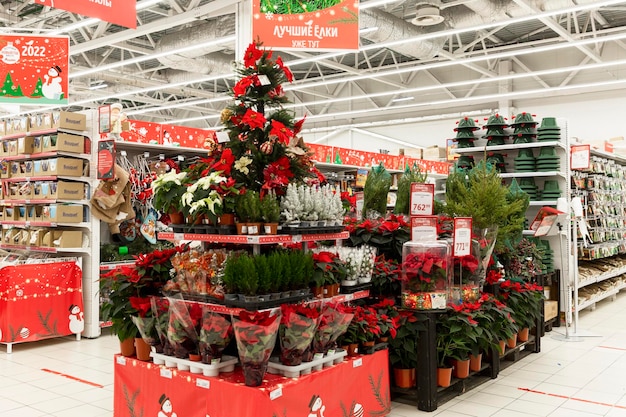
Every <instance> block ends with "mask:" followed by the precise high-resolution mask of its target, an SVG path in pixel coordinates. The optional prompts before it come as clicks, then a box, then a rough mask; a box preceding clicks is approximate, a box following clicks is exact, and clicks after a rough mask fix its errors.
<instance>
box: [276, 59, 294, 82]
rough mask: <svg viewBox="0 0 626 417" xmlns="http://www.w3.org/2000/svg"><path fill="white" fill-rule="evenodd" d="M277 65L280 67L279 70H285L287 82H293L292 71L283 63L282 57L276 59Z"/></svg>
mask: <svg viewBox="0 0 626 417" xmlns="http://www.w3.org/2000/svg"><path fill="white" fill-rule="evenodd" d="M276 65H278V68H280V69H281V70H283V72H284V73H285V77H287V81H289V82H292V81H293V74H292V72H291V70H290V69H289V68H288V67H287V66H286V65H285V64H284V63H283V59H282V58H281V57H278V58H276Z"/></svg>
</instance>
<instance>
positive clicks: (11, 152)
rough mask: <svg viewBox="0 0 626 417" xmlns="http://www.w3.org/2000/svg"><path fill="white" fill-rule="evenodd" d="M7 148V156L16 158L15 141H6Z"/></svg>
mask: <svg viewBox="0 0 626 417" xmlns="http://www.w3.org/2000/svg"><path fill="white" fill-rule="evenodd" d="M7 143H8V147H9V151H8V152H9V153H8V154H7V155H8V156H17V139H10V140H8V141H7Z"/></svg>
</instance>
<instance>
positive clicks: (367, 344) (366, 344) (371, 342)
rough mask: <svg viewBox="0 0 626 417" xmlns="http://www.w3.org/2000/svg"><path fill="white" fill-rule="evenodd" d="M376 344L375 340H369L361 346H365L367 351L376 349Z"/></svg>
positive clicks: (364, 348)
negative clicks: (372, 348)
mask: <svg viewBox="0 0 626 417" xmlns="http://www.w3.org/2000/svg"><path fill="white" fill-rule="evenodd" d="M375 344H376V342H375V341H374V340H368V341H367V342H362V343H361V346H363V351H364V352H365V351H367V348H371V347H374V345H375Z"/></svg>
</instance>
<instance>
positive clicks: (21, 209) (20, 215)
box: [15, 206, 26, 222]
mask: <svg viewBox="0 0 626 417" xmlns="http://www.w3.org/2000/svg"><path fill="white" fill-rule="evenodd" d="M15 212H16V214H17V221H20V222H25V221H26V206H15Z"/></svg>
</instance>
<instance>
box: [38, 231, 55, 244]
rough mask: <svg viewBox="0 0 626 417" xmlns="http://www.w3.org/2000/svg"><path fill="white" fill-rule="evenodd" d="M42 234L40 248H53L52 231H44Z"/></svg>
mask: <svg viewBox="0 0 626 417" xmlns="http://www.w3.org/2000/svg"><path fill="white" fill-rule="evenodd" d="M39 233H40V235H41V236H40V237H39V239H40V241H39V246H43V247H51V246H52V237H53V235H52V230H50V229H43V230H41V232H39Z"/></svg>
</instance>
